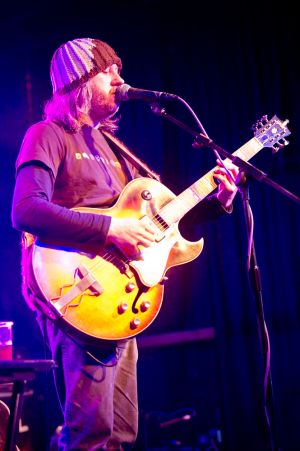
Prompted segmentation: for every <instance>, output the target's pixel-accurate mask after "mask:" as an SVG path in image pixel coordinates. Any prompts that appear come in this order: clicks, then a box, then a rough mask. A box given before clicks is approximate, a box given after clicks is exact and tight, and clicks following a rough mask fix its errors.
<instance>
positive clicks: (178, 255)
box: [32, 178, 203, 340]
mask: <svg viewBox="0 0 300 451" xmlns="http://www.w3.org/2000/svg"><path fill="white" fill-rule="evenodd" d="M175 198H176V196H175V194H173V193H172V191H170V190H169V189H168V188H166V187H165V186H164V185H162V184H161V183H160V182H158V181H157V180H154V179H150V178H138V179H135V180H132V181H131V182H130V183H129V184H128V185H127V186H126V187H125V188H124V190H123V191H122V193H121V195H120V197H119V199H118V201H117V203H116V204H115V205H114V206H113V207H111V208H107V209H97V208H86V207H84V208H76V209H75V210H77V211H81V212H85V213H93V214H101V215H102V214H104V215H109V216H112V217H116V218H117V217H118V218H121V217H134V218H138V219H140V220H141V221H151V223H152V224H154V225H155V227H157V241H156V242H155V243H154V244H153V245H152V246H151V247H149V248H142V249H141V256H140V257H138V258H137V259H136V260H130V259H128V258H127V257H126V256H125V255H124V254H122V253H121V252H120V251H119V250H118V249H117V248H110V247H104V248H103V250H101V252H99V253H97V254H93V253H90V254H88V253H83V252H78V251H77V250H73V249H65V248H63V249H62V248H55V247H52V246H47V245H46V244H44V243H39V242H36V243H35V244H34V249H33V254H32V255H33V257H32V267H33V272H34V275H35V279H36V281H37V283H38V286H39V288H40V290H41V292H42V294H43V296H44V297H45V299H46V301H47V302H50V303H51V304H52V306H53V307H54V310H55V311H56V312H57V315H58V317H62V318H63V320H64V321H66V322H67V323H69V325H71V326H73V327H74V328H75V329H77V330H79V331H81V332H83V333H84V334H87V335H89V336H93V337H97V338H101V339H104V340H120V339H125V338H128V337H133V336H135V335H137V334H138V333H140V332H141V331H143V330H144V329H146V328H147V327H148V326H149V325H150V324H151V323H152V322H153V320H154V319H155V317H156V316H157V314H158V312H159V310H160V308H161V305H162V301H163V293H164V282H165V279H166V277H165V275H166V272H167V270H168V269H169V268H171V267H173V266H176V265H180V264H184V263H186V262H188V261H191V260H194V259H195V258H196V257H197V256H198V255H199V254H200V253H201V251H202V248H203V239H201V240H199V241H196V242H190V241H188V240H185V239H184V238H183V237H182V236H181V235H180V233H179V230H178V221H174V222H173V223H172V224H170V223H169V222H168V223H166V221H165V220H163V219H162V218H161V216H160V214H159V212H160V211H163V209H164V207H165V206H166V205H167V204H168V205H169V204H170V201H172V200H173V199H175ZM168 219H169V218H168Z"/></svg>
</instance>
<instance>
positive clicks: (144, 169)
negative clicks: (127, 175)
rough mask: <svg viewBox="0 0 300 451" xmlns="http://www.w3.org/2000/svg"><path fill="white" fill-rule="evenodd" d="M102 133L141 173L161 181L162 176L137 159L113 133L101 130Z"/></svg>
mask: <svg viewBox="0 0 300 451" xmlns="http://www.w3.org/2000/svg"><path fill="white" fill-rule="evenodd" d="M101 133H103V135H104V136H105V137H106V138H108V140H109V142H110V143H111V144H113V146H114V148H115V149H116V150H117V151H118V152H120V153H121V155H123V156H124V157H125V158H126V159H127V160H128V161H129V162H130V163H131V164H133V165H134V166H135V167H136V168H137V169H138V170H139V171H140V172H141V173H143V174H145V175H146V176H147V177H150V178H152V179H155V180H158V181H160V176H159V175H158V174H156V173H155V172H154V171H152V169H150V168H149V167H148V166H147V165H146V163H144V162H143V161H142V160H140V159H139V158H138V157H136V156H135V155H134V154H133V153H132V152H131V150H129V149H128V147H127V146H125V144H124V143H122V141H120V140H119V139H118V138H116V137H115V136H114V135H113V134H112V133H109V132H108V131H106V130H101Z"/></svg>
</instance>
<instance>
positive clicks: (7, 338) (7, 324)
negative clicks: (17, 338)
mask: <svg viewBox="0 0 300 451" xmlns="http://www.w3.org/2000/svg"><path fill="white" fill-rule="evenodd" d="M13 324H14V323H13V322H12V321H0V360H12V358H13V357H12V356H13V337H12V326H13Z"/></svg>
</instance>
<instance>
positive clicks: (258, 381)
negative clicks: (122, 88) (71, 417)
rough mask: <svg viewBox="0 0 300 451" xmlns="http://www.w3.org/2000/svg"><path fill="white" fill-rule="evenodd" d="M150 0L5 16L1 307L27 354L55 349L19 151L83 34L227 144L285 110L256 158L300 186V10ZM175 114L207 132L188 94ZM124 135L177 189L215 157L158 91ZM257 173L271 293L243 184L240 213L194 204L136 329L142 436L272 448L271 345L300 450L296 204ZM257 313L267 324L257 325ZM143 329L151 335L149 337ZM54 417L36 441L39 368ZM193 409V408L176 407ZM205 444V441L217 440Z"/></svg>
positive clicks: (281, 421) (21, 9)
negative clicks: (47, 343) (26, 294)
mask: <svg viewBox="0 0 300 451" xmlns="http://www.w3.org/2000/svg"><path fill="white" fill-rule="evenodd" d="M193 3H194V2H190V1H185V2H183V3H181V4H178V5H177V6H175V5H174V4H173V2H168V1H165V2H159V1H154V0H152V1H151V0H148V1H146V0H144V1H139V2H129V3H127V2H126V4H125V2H124V4H123V3H122V2H113V5H111V6H108V5H106V6H103V5H102V4H101V3H100V2H95V3H93V2H92V4H89V5H86V6H87V8H86V9H85V5H81V7H80V8H77V7H75V6H74V4H72V3H71V2H64V4H59V3H58V2H57V3H56V2H51V4H50V2H49V3H47V2H46V3H45V2H43V5H41V6H37V5H35V7H34V8H33V7H30V6H28V4H26V5H24V4H20V5H18V7H15V6H16V5H15V3H14V6H11V7H10V6H8V8H10V10H9V11H8V13H7V15H6V16H5V20H4V21H3V22H4V24H3V27H2V30H1V35H2V36H3V38H2V39H1V55H2V56H1V59H2V63H3V66H2V70H1V72H0V77H1V86H2V90H1V99H0V102H1V109H0V124H1V125H0V126H1V137H0V146H1V190H0V192H1V212H2V213H1V234H0V236H1V261H2V271H1V275H2V283H1V285H0V319H1V320H12V321H14V323H15V324H14V344H15V353H16V356H18V357H21V358H43V357H45V356H46V357H47V352H46V350H45V349H44V346H43V342H42V339H41V336H40V333H39V330H38V328H37V326H36V324H35V321H34V318H33V315H32V313H31V312H29V310H28V309H27V307H26V306H25V304H24V301H23V300H22V296H21V288H20V285H21V283H20V235H19V233H18V232H17V231H15V230H13V228H12V226H11V220H10V208H11V199H12V193H13V185H14V176H15V175H14V163H15V160H16V157H17V154H18V150H19V147H20V144H21V141H22V137H23V135H24V133H25V131H26V129H27V127H28V126H29V125H30V124H31V123H33V122H35V121H37V120H40V119H41V116H42V107H43V102H44V100H46V99H47V98H48V97H49V96H50V95H51V87H50V81H49V74H48V72H49V61H50V58H51V56H52V53H53V52H54V50H55V49H56V47H57V46H58V45H60V44H61V43H62V42H64V41H66V40H69V39H73V38H76V37H95V38H99V39H103V40H106V41H108V42H109V43H110V44H111V45H112V46H113V47H114V48H115V49H116V50H117V52H118V53H119V55H120V56H121V58H122V59H123V72H122V74H123V76H124V78H125V81H126V82H127V83H128V84H130V85H131V86H134V87H139V88H144V89H151V90H158V91H167V92H172V93H175V94H177V95H178V96H180V97H181V98H182V99H184V101H185V102H186V103H187V104H188V105H189V106H190V107H191V108H192V109H193V110H194V112H195V114H196V115H197V117H198V119H199V120H200V121H201V123H202V126H203V127H204V129H205V130H206V132H207V133H208V135H209V137H210V138H211V139H212V140H213V141H214V142H215V143H216V144H218V145H219V146H221V147H222V148H224V149H225V150H227V151H229V152H230V153H231V152H233V151H234V150H236V149H238V148H239V147H241V146H242V145H244V144H245V143H246V142H248V141H249V140H250V139H252V137H253V131H252V130H251V126H252V125H253V124H254V123H255V122H256V121H257V120H259V119H260V118H261V117H262V116H263V115H268V118H269V119H271V118H272V117H273V115H277V116H278V117H279V119H280V120H283V121H284V120H286V119H288V120H289V121H290V122H289V124H288V128H289V130H290V132H291V135H290V136H289V137H288V140H289V141H290V143H289V145H288V146H286V147H285V148H283V149H281V150H279V152H278V153H276V154H273V153H272V151H271V149H269V148H264V149H263V150H261V151H260V152H259V153H258V154H257V155H256V156H255V157H254V158H253V160H251V163H253V164H254V165H255V166H256V167H258V168H260V169H261V170H262V171H264V173H266V174H267V175H268V177H269V178H270V179H271V180H273V181H274V182H276V183H277V184H279V185H280V186H282V187H284V188H285V189H287V190H288V191H290V192H293V193H295V194H297V195H298V196H300V186H299V166H300V156H299V155H300V153H299V148H300V135H299V128H298V124H299V120H300V110H299V108H300V107H299V105H300V96H299V50H298V48H297V45H298V44H297V43H298V42H299V24H298V21H297V20H296V15H295V14H294V12H293V10H292V9H291V8H285V7H282V9H278V8H275V7H272V5H270V2H260V4H259V5H255V4H253V3H252V2H251V4H250V3H249V4H246V5H245V4H244V5H243V11H242V10H240V9H239V8H238V7H237V6H236V5H235V6H234V5H230V3H228V2H226V4H224V5H223V3H221V4H220V5H218V4H216V2H214V4H213V5H211V6H210V5H203V4H199V9H200V11H198V12H196V11H195V6H194V4H193ZM163 106H164V107H165V108H166V111H167V113H169V114H170V115H172V116H173V117H175V118H177V119H178V120H180V121H182V122H183V123H184V124H186V125H188V126H189V127H190V128H192V129H193V130H195V131H199V127H198V124H197V123H196V121H195V119H194V117H193V115H192V113H191V111H190V110H188V108H187V106H186V104H184V103H183V102H180V101H178V102H172V103H168V104H164V105H163ZM120 112H121V115H122V119H121V125H120V130H119V133H118V134H119V137H120V138H121V139H122V140H124V142H126V143H127V144H128V145H129V146H130V147H131V148H132V150H133V151H135V152H136V154H137V155H138V156H139V157H140V158H142V159H143V160H144V161H145V162H146V163H147V164H148V165H149V166H151V167H152V168H153V170H155V171H156V172H158V173H159V174H160V175H161V180H162V183H163V184H164V185H166V186H167V187H168V188H169V189H171V190H172V191H173V192H174V193H175V194H179V193H181V192H182V191H183V190H184V189H185V188H187V187H188V186H190V185H191V184H192V183H194V182H195V181H196V180H197V179H198V178H200V177H201V176H202V175H204V174H206V172H208V171H209V170H210V169H211V168H212V167H213V166H214V165H215V159H216V158H215V155H214V153H213V151H212V150H211V149H209V148H208V147H205V146H204V147H202V148H200V149H196V148H194V147H193V146H192V144H193V137H192V136H191V135H189V134H188V133H187V132H186V131H184V130H182V129H181V128H179V127H177V126H176V125H175V124H173V123H171V122H169V121H168V120H167V119H166V118H164V117H162V116H160V115H157V114H154V112H153V110H152V109H151V107H150V105H149V104H146V103H143V102H140V101H130V102H126V103H123V104H122V105H121V109H120ZM248 182H249V195H250V206H251V211H252V214H253V223H254V245H255V251H256V258H257V264H258V268H259V271H258V272H259V275H260V280H261V288H262V291H261V293H260V296H257V295H256V292H255V291H254V290H253V286H252V284H251V283H250V281H249V274H248V269H247V246H248V238H247V222H246V220H245V214H244V203H243V202H242V197H241V196H240V194H238V195H237V198H236V201H235V205H234V210H233V213H232V214H231V215H225V216H223V217H222V218H221V219H219V220H218V221H215V222H210V223H206V224H204V225H202V226H200V225H198V224H197V215H196V214H193V210H192V211H191V212H190V213H189V214H187V215H186V217H184V219H183V220H182V221H181V223H180V226H179V227H180V230H181V232H182V234H183V236H184V237H185V238H187V239H190V240H198V239H200V238H201V237H203V238H204V249H203V252H202V253H201V255H200V256H199V257H198V258H197V259H196V260H194V261H193V262H190V263H187V264H185V265H182V266H178V267H175V268H172V269H171V270H170V271H169V273H168V281H167V282H166V285H165V297H164V302H163V305H162V308H161V311H160V312H159V315H158V317H157V318H156V320H155V321H154V323H153V324H152V325H151V326H150V327H149V328H148V329H147V330H146V331H145V332H144V333H143V334H141V336H140V337H139V342H140V359H139V367H138V371H139V397H140V411H141V423H140V424H141V427H140V435H139V440H138V445H137V449H138V450H142V449H147V448H150V447H155V446H156V447H157V448H158V447H162V446H169V445H167V444H170V443H173V444H174V443H175V441H176V440H177V442H178V443H179V442H181V443H182V447H183V446H186V445H189V446H193V447H194V448H196V447H198V448H200V449H206V448H205V446H206V445H205V442H207V443H208V442H209V440H210V439H211V440H213V441H214V443H215V444H216V446H218V448H217V449H223V450H226V451H235V450H237V451H240V450H243V451H247V450H249V451H254V450H255V451H259V450H265V449H268V444H267V442H268V439H269V432H270V431H269V430H268V429H267V430H266V428H265V415H264V375H265V372H264V368H265V366H266V364H267V363H266V355H265V347H264V346H263V344H264V343H265V340H266V337H268V338H269V343H270V350H271V355H270V365H271V382H272V384H271V388H272V390H270V392H269V394H270V393H271V396H270V399H271V401H272V403H271V405H272V408H271V409H270V410H271V412H272V413H273V414H274V418H272V422H271V436H272V439H273V441H274V443H275V445H276V447H278V448H279V447H280V448H281V449H282V450H284V451H294V450H296V449H299V448H300V438H299V434H298V429H299V422H300V413H299V403H300V399H299V398H300V388H299V387H300V385H299V380H300V367H299V359H298V352H299V351H298V350H299V343H300V318H299V288H300V287H299V241H300V240H299V230H300V214H299V204H298V203H296V202H294V201H293V200H292V199H290V198H289V197H287V196H285V195H284V194H282V193H281V192H279V191H278V190H277V189H274V188H273V187H271V186H269V185H267V184H266V183H263V181H258V180H255V179H253V178H250V179H249V180H248ZM262 323H264V325H265V331H264V334H263V337H261V334H260V332H261V329H262ZM147 340H148V341H147ZM34 389H35V390H36V391H37V393H38V394H39V396H40V398H39V400H40V401H41V404H42V407H43V411H44V412H45V413H44V414H43V415H42V414H41V415H39V416H36V417H34V419H32V420H31V421H32V422H31V426H30V427H31V428H32V429H33V430H34V431H35V434H34V435H35V437H34V438H32V440H33V441H34V443H35V445H34V447H35V448H33V449H43V447H45V446H46V445H45V440H46V437H47V436H48V435H50V434H51V433H52V432H53V430H54V428H55V427H56V426H57V425H58V424H59V423H60V415H59V410H58V406H57V404H56V402H55V401H54V400H53V399H54V390H53V387H52V385H51V380H49V379H48V378H47V377H46V376H43V377H41V378H38V380H37V382H36V385H35V387H34ZM187 412H188V415H189V417H190V420H187V421H183V420H182V421H181V420H180V418H181V417H182V416H184V414H186V413H187ZM207 446H208V445H207Z"/></svg>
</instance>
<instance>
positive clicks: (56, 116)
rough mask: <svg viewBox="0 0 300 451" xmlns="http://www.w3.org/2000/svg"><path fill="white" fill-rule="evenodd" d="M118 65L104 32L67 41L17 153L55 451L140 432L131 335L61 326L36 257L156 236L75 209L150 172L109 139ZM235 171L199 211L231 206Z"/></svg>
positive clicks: (26, 257) (104, 201) (105, 443)
mask: <svg viewBox="0 0 300 451" xmlns="http://www.w3.org/2000/svg"><path fill="white" fill-rule="evenodd" d="M121 69H122V62H121V59H120V57H119V56H118V55H117V53H116V52H115V51H114V50H113V49H112V48H111V47H110V46H109V45H108V44H107V43H105V42H103V41H100V40H98V39H90V38H83V39H74V40H73V41H69V42H66V43H64V44H63V45H61V46H60V47H59V48H58V49H57V50H56V51H55V53H54V55H53V57H52V61H51V67H50V76H51V82H52V87H53V96H52V98H51V99H50V100H49V101H48V102H47V103H46V104H45V108H44V113H45V118H44V119H43V120H42V121H40V122H38V123H36V124H33V125H32V126H31V127H30V128H29V129H28V130H27V132H26V134H25V137H24V140H23V142H22V145H21V149H20V153H19V155H18V158H17V162H16V174H17V175H16V183H15V190H14V198H13V204H12V222H13V226H14V227H15V228H16V229H18V230H20V231H22V232H23V233H22V236H23V246H22V276H23V295H24V297H25V299H26V301H27V303H28V305H29V306H30V308H32V309H33V311H34V312H35V316H36V318H37V321H38V323H39V325H40V327H41V330H42V333H43V336H44V338H45V340H46V341H47V343H48V344H49V346H50V349H51V352H52V358H53V359H55V360H56V362H57V363H58V368H57V370H56V372H55V383H56V388H57V392H58V397H59V401H60V404H61V408H62V412H63V418H64V424H63V427H62V432H61V434H60V438H59V450H75V449H76V450H90V451H91V450H96V449H97V450H99V449H103V450H104V449H105V450H121V449H123V450H125V449H131V447H132V446H133V444H134V442H135V439H136V436H137V428H138V402H137V384H136V363H137V347H136V340H135V338H134V337H131V338H127V339H123V340H122V339H121V340H103V339H98V338H95V337H91V336H89V335H86V334H77V333H76V331H75V330H73V328H72V327H69V328H64V327H62V326H61V323H60V321H59V320H57V317H55V316H54V315H53V309H51V308H49V304H50V303H49V302H48V303H47V302H45V299H44V298H43V296H42V294H41V290H40V287H39V286H38V284H37V281H36V279H35V277H34V274H33V272H32V269H31V263H30V262H31V252H32V248H33V242H34V237H38V239H39V242H46V243H47V244H48V245H49V244H50V245H53V246H57V247H59V246H62V247H64V248H71V249H78V251H80V252H81V251H84V250H86V251H88V252H91V249H92V250H93V252H94V253H95V254H97V253H98V252H100V251H101V249H103V246H104V245H107V244H108V243H112V244H113V245H115V246H117V247H118V248H119V249H120V250H121V252H122V254H124V255H126V256H127V257H128V258H129V259H130V258H132V259H133V258H135V256H136V255H139V253H140V249H141V248H147V247H149V246H151V245H152V244H153V243H154V241H155V237H156V230H155V227H154V226H153V224H148V223H147V222H143V221H140V220H139V219H137V218H135V217H124V218H123V217H122V218H121V217H111V216H110V215H109V214H105V213H103V214H98V213H93V212H83V211H76V210H74V209H73V208H74V207H96V208H101V209H105V208H106V207H111V206H112V205H114V204H115V202H116V200H117V199H118V196H119V195H120V193H121V192H122V190H123V189H124V187H125V186H126V185H127V184H128V182H129V181H130V180H132V179H135V178H137V177H140V176H141V175H142V176H145V172H143V171H140V170H139V167H138V166H136V165H135V164H134V163H133V162H132V161H129V160H128V158H126V156H125V157H124V155H123V154H122V153H121V152H119V151H118V146H116V145H115V144H113V142H112V140H111V139H110V138H109V136H113V135H114V134H115V132H116V131H117V129H118V116H117V112H118V109H119V101H118V98H117V96H116V90H117V88H118V87H119V86H121V85H122V84H123V83H124V80H123V78H122V76H121ZM146 168H147V166H146ZM230 174H231V176H232V177H233V179H234V178H235V177H236V175H237V170H236V168H235V167H234V166H229V172H226V171H225V170H224V168H223V167H222V166H218V167H217V169H216V170H215V173H214V176H215V178H216V179H218V181H219V185H218V190H217V194H215V195H212V196H210V197H208V198H207V199H206V200H204V201H202V202H200V204H199V205H198V206H197V207H196V208H199V218H201V220H206V219H212V218H216V217H218V216H219V215H221V214H223V213H226V212H227V213H230V212H231V211H232V201H233V199H234V197H235V194H236V191H237V189H236V186H235V184H234V182H233V180H232V178H231V176H230ZM147 175H149V176H150V177H151V171H149V174H147ZM200 212H201V214H200ZM199 220H200V219H199Z"/></svg>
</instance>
